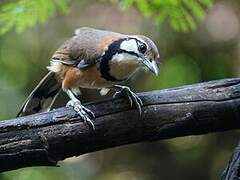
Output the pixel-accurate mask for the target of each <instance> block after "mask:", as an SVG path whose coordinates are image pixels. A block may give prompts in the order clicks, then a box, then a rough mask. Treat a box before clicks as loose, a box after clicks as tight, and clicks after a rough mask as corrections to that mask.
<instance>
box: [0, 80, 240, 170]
mask: <svg viewBox="0 0 240 180" xmlns="http://www.w3.org/2000/svg"><path fill="white" fill-rule="evenodd" d="M139 96H140V98H141V99H142V100H143V103H144V107H143V109H142V115H141V116H140V115H139V113H138V111H137V110H136V109H134V108H131V107H130V106H129V103H128V101H127V99H124V98H115V99H108V100H104V101H99V102H94V103H90V104H87V105H86V107H87V108H89V109H91V110H92V111H93V112H95V115H96V118H95V119H93V122H94V124H95V127H96V130H92V129H91V127H89V126H88V125H86V124H85V123H83V122H82V120H81V119H79V117H78V116H77V114H76V113H75V112H74V111H73V110H72V108H66V107H64V108H59V109H56V110H53V111H50V112H47V113H40V114H34V115H31V116H26V117H21V118H16V119H11V120H5V121H1V122H0V171H1V172H2V171H7V170H13V169H17V168H22V167H29V166H56V165H57V162H58V161H60V160H64V159H65V158H68V157H72V156H78V155H81V154H84V153H89V152H94V151H98V150H102V149H106V148H110V147H115V146H120V145H124V144H131V143H136V142H144V141H155V140H160V139H167V138H174V137H179V136H186V135H198V134H206V133H211V132H219V131H225V130H231V129H237V128H240V119H239V117H240V78H235V79H223V80H218V81H211V82H207V83H200V84H193V85H190V86H183V87H179V88H174V89H166V90H161V91H152V92H145V93H140V94H139Z"/></svg>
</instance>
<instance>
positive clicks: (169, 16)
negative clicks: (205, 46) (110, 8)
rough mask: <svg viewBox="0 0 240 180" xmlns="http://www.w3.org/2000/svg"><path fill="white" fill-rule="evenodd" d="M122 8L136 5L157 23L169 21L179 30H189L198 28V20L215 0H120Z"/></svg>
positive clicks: (201, 18)
mask: <svg viewBox="0 0 240 180" xmlns="http://www.w3.org/2000/svg"><path fill="white" fill-rule="evenodd" d="M118 2H119V4H120V6H121V7H122V8H124V9H125V8H128V7H130V6H133V5H135V6H136V7H137V8H138V9H139V10H140V12H142V13H143V14H144V15H145V16H146V17H150V16H151V17H153V18H154V21H155V23H156V24H162V23H163V22H164V21H166V20H167V21H169V23H170V25H171V27H172V28H173V29H174V30H177V31H183V32H188V31H190V30H195V29H196V20H203V18H204V16H205V11H204V8H209V7H211V6H212V4H213V0H199V1H198V0H118Z"/></svg>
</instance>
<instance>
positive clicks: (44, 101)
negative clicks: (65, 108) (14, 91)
mask: <svg viewBox="0 0 240 180" xmlns="http://www.w3.org/2000/svg"><path fill="white" fill-rule="evenodd" d="M60 89H61V85H60V84H59V83H58V82H57V80H56V79H55V77H54V73H53V72H49V73H48V74H47V75H46V76H45V77H44V78H43V79H42V80H41V81H40V83H39V84H38V85H37V87H36V88H35V89H34V90H33V91H32V93H31V94H30V95H29V96H28V98H27V99H26V100H25V102H24V103H23V105H22V108H21V110H20V111H19V113H18V114H17V117H19V116H26V115H30V114H35V113H38V112H44V111H49V110H50V108H51V106H52V104H53V103H54V100H55V98H56V97H57V95H58V93H59V91H60Z"/></svg>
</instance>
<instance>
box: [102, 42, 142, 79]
mask: <svg viewBox="0 0 240 180" xmlns="http://www.w3.org/2000/svg"><path fill="white" fill-rule="evenodd" d="M127 39H135V38H123V39H119V40H117V41H114V42H113V43H112V44H110V46H109V47H108V49H107V51H105V54H104V55H103V56H102V58H101V60H100V72H101V75H102V77H103V78H104V79H106V80H108V81H115V82H117V81H123V80H125V79H116V78H115V77H113V76H112V75H111V74H110V65H109V62H110V61H111V59H112V57H113V56H114V55H115V54H117V53H128V54H131V55H134V56H136V57H139V55H138V54H137V53H135V52H130V51H126V50H123V49H120V45H121V43H122V42H123V41H125V40H127ZM135 40H137V39H135ZM137 41H138V40H137Z"/></svg>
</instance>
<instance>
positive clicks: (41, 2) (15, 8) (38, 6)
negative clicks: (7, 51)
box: [0, 0, 70, 34]
mask: <svg viewBox="0 0 240 180" xmlns="http://www.w3.org/2000/svg"><path fill="white" fill-rule="evenodd" d="M69 3H70V0H34V1H32V0H18V1H16V2H10V3H7V4H4V5H3V6H2V7H1V8H0V34H4V33H6V32H8V31H10V30H11V29H12V28H14V27H15V30H16V31H17V32H19V33H20V32H22V31H24V30H25V29H26V28H28V27H32V26H34V25H36V24H37V23H39V22H40V23H43V22H46V21H47V19H48V18H49V17H51V16H54V15H55V14H56V12H57V11H58V10H60V11H62V12H64V13H67V12H68V11H69V8H68V4H69Z"/></svg>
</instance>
